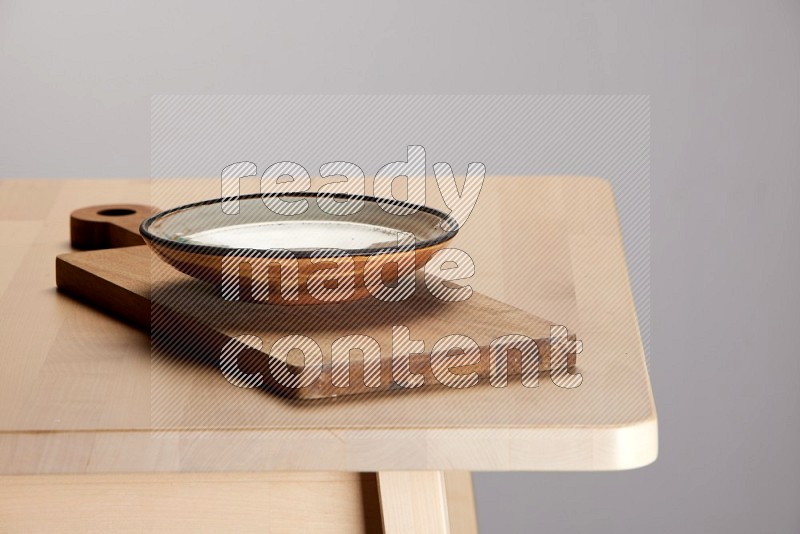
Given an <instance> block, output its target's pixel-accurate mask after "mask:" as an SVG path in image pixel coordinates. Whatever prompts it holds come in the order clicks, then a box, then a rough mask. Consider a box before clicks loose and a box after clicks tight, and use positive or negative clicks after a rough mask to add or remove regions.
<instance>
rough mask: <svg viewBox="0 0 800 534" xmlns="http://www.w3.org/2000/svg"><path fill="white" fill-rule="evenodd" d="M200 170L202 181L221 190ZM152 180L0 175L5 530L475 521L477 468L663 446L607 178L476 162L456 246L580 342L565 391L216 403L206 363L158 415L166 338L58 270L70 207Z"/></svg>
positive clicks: (572, 464) (644, 455)
mask: <svg viewBox="0 0 800 534" xmlns="http://www.w3.org/2000/svg"><path fill="white" fill-rule="evenodd" d="M209 184H211V185H213V181H211V182H209ZM211 185H209V189H208V192H205V191H201V193H198V194H208V195H209V196H218V190H216V193H217V194H216V195H214V194H213V190H212V189H211ZM150 188H151V185H150V182H149V181H147V180H69V181H46V180H0V244H2V250H3V260H2V262H0V530H2V531H3V532H6V531H11V532H15V531H29V530H34V531H50V532H54V531H58V532H64V531H70V530H79V531H82V532H83V531H109V530H115V531H117V530H121V531H127V530H130V531H141V530H156V531H169V532H172V531H187V532H198V531H209V532H218V531H220V530H224V529H226V528H227V529H228V530H234V531H237V532H243V531H249V530H267V531H275V532H283V531H289V530H298V531H318V530H325V531H328V532H331V531H341V532H358V531H374V530H380V529H381V528H383V529H384V531H386V532H411V531H418V532H423V531H425V532H444V531H447V529H448V528H449V529H451V531H453V532H471V531H475V530H476V523H475V512H474V505H473V502H472V491H471V483H470V476H469V472H470V471H475V470H492V471H505V470H527V471H539V470H587V471H588V470H615V469H630V468H635V467H639V466H643V465H646V464H648V463H650V462H652V461H654V459H655V458H656V455H657V420H656V412H655V405H654V402H653V397H652V392H651V388H650V381H649V377H648V373H647V366H646V361H645V356H644V353H643V349H642V344H641V339H640V335H639V330H638V326H637V321H636V313H635V309H634V305H633V299H632V295H631V290H630V284H629V281H628V275H627V267H626V263H625V255H624V252H623V248H622V241H621V237H620V232H619V223H618V219H617V214H616V209H615V205H614V199H613V194H612V191H611V188H610V186H609V185H608V183H607V182H605V181H603V180H599V179H591V178H565V177H521V178H492V177H489V178H487V182H486V184H485V186H484V189H483V192H482V194H481V198H480V199H479V201H478V204H477V206H476V208H475V211H474V212H473V215H472V218H471V219H470V221H469V223H468V224H467V225H466V226H465V227H464V228H463V230H462V231H461V232H460V233H459V236H458V237H457V241H456V243H455V246H458V248H461V249H463V250H465V251H467V252H468V253H469V254H470V255H471V256H472V257H473V259H474V261H475V264H476V269H477V273H476V276H475V278H474V279H472V280H470V284H471V285H472V286H473V287H474V288H475V289H476V290H478V291H481V292H483V293H485V294H487V295H489V296H492V297H494V298H497V299H498V300H501V301H504V302H507V303H509V304H511V305H513V306H516V307H519V308H521V309H524V310H526V311H528V312H531V313H534V314H536V315H539V316H542V317H545V318H547V319H550V320H552V321H556V322H559V323H560V324H563V325H566V326H568V327H569V328H570V330H571V332H572V333H575V334H576V335H577V336H578V338H579V339H580V340H582V342H583V352H582V353H581V354H580V355H579V356H578V369H579V372H580V373H581V374H582V376H583V383H582V384H581V385H580V387H578V388H574V389H563V388H559V387H556V386H555V385H554V384H552V383H551V382H550V381H549V380H547V379H546V378H545V379H542V380H540V386H539V387H538V388H535V389H531V388H524V387H522V385H521V384H517V383H515V381H514V380H513V379H512V380H510V381H509V382H510V384H509V387H507V388H504V389H497V388H492V387H489V386H488V385H484V384H481V385H478V386H476V387H474V388H470V389H467V390H447V389H446V388H443V389H440V390H436V391H429V392H420V393H407V394H403V395H394V396H387V397H381V398H375V399H370V398H367V397H361V398H358V399H357V400H346V401H342V402H332V403H323V404H319V405H314V404H301V405H295V404H292V403H287V402H285V401H282V400H280V399H277V398H274V397H271V396H269V395H267V394H264V393H259V392H256V391H250V392H248V393H249V394H250V397H247V401H246V402H237V403H236V404H235V406H231V404H230V402H229V400H228V399H229V397H228V392H229V391H230V389H231V388H230V385H229V384H227V382H225V380H224V378H222V377H221V374H220V373H219V371H218V370H217V371H216V372H215V370H214V369H205V368H200V367H198V368H196V369H191V370H189V371H187V370H185V369H184V370H182V372H181V373H179V374H175V375H174V383H172V384H170V386H171V391H173V392H174V393H173V396H172V397H170V402H171V403H173V404H171V406H174V407H175V414H179V415H178V416H174V417H167V418H166V419H162V420H159V421H154V417H153V413H152V407H153V398H152V391H151V388H152V383H153V377H152V375H151V373H152V365H151V364H152V361H153V360H154V359H157V358H159V355H158V354H153V353H151V348H150V343H149V339H148V336H147V334H146V333H144V332H142V331H139V330H136V329H134V328H132V327H130V326H128V325H126V324H124V323H122V322H120V321H117V320H115V319H113V318H110V317H107V316H105V315H103V314H102V313H100V312H98V311H95V310H94V309H92V308H91V307H88V306H86V305H84V304H82V303H80V302H77V301H75V300H73V299H71V298H69V297H67V296H65V295H62V294H60V293H58V292H57V291H56V289H55V283H54V259H55V256H56V255H57V254H59V253H62V252H67V251H69V228H68V223H67V221H68V217H69V213H70V212H71V211H72V210H74V209H76V208H79V207H82V206H87V205H93V204H108V203H143V204H149V203H151V198H150ZM201 189H202V188H201ZM243 192H245V191H243ZM176 365H177V364H176ZM198 405H201V406H203V411H202V412H198V411H197V410H195V411H192V410H193V409H194V408H195V407H196V406H198ZM234 416H235V417H234ZM228 417H232V420H235V421H236V424H235V425H229V424H226V421H228V420H229V419H228ZM243 417H244V420H245V421H246V424H242V420H243V419H242V418H243Z"/></svg>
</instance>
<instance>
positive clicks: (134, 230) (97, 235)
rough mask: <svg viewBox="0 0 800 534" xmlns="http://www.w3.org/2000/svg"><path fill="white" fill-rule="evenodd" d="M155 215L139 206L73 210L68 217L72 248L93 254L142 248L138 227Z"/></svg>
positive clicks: (103, 206) (151, 209)
mask: <svg viewBox="0 0 800 534" xmlns="http://www.w3.org/2000/svg"><path fill="white" fill-rule="evenodd" d="M157 212H158V210H157V209H156V208H154V207H152V206H145V205H143V204H106V205H102V206H89V207H87V208H81V209H78V210H75V211H73V212H72V213H71V214H70V216H69V229H70V240H71V241H72V246H73V247H74V248H77V249H82V250H96V249H101V248H117V247H132V246H135V245H144V244H145V242H144V240H143V239H142V236H141V235H139V225H140V224H141V223H142V221H143V220H145V219H146V218H148V217H150V216H151V215H153V214H155V213H157Z"/></svg>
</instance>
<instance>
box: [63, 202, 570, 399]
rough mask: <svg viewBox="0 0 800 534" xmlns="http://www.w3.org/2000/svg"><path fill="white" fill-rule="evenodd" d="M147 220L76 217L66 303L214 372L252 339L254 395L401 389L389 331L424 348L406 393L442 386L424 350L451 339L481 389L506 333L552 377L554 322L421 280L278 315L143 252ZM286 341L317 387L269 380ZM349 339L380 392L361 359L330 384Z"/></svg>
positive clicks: (130, 211) (249, 364) (128, 212)
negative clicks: (359, 341)
mask: <svg viewBox="0 0 800 534" xmlns="http://www.w3.org/2000/svg"><path fill="white" fill-rule="evenodd" d="M153 211H154V209H153V208H151V207H149V206H141V205H113V206H94V207H89V208H84V209H80V210H77V211H75V212H73V213H72V216H71V225H70V228H71V238H72V243H73V246H74V247H76V248H81V249H96V250H85V251H81V252H73V253H69V254H62V255H60V256H58V257H57V258H56V284H57V286H58V287H59V289H60V290H62V291H63V292H65V293H68V294H70V295H71V296H73V297H76V298H78V299H80V300H83V301H85V302H87V303H89V304H92V305H93V306H96V307H98V308H100V309H102V310H104V311H106V312H110V313H112V314H113V315H115V316H117V317H120V318H122V319H123V320H126V321H128V322H130V323H132V324H133V325H135V326H137V327H140V328H143V329H149V330H150V332H151V335H152V337H153V340H154V343H158V344H159V345H160V346H163V347H166V348H167V349H168V350H170V351H173V352H174V353H175V354H176V355H179V356H180V357H184V358H187V359H190V360H192V361H195V362H196V361H201V362H204V363H207V364H210V365H217V366H219V365H220V356H221V354H222V350H223V347H225V346H226V344H228V343H229V342H230V341H231V340H232V339H234V338H237V337H239V336H243V335H250V336H257V337H258V338H259V339H260V340H261V341H262V343H263V346H262V348H261V350H254V349H246V350H244V351H242V352H241V353H240V354H239V356H238V366H239V368H240V370H241V371H242V372H244V373H248V374H253V373H260V375H261V377H262V378H263V380H262V381H260V382H261V387H264V388H265V389H267V390H270V391H272V392H275V393H278V394H281V395H285V396H290V397H293V398H301V399H318V398H329V397H336V396H342V395H353V394H363V393H378V392H385V391H388V390H397V389H404V388H403V387H402V386H400V385H398V384H397V383H395V382H394V381H393V373H392V366H393V361H392V327H393V326H401V327H405V328H407V329H408V331H409V334H410V337H411V339H414V340H420V341H422V342H424V347H425V349H424V352H423V353H421V354H416V355H412V356H411V357H410V365H409V367H410V370H411V372H412V373H415V374H420V375H422V376H423V377H424V385H423V386H421V387H418V388H414V389H413V391H420V390H423V391H424V390H426V389H430V388H431V387H445V386H443V385H441V383H440V382H439V380H437V378H436V376H435V375H434V373H433V371H432V370H431V365H430V351H431V349H432V347H433V346H434V345H435V343H436V342H437V341H439V340H440V339H442V338H444V337H446V336H449V335H453V334H459V335H463V336H468V337H470V338H471V339H473V340H474V341H475V342H476V343H477V344H478V346H479V347H480V354H481V356H480V361H479V363H477V364H472V365H467V366H459V367H457V368H454V369H452V372H453V373H455V374H463V375H467V374H470V373H477V376H478V377H479V378H480V379H482V380H484V379H486V378H487V377H489V344H490V343H491V342H492V341H493V340H495V339H497V338H499V337H502V336H505V335H508V334H521V335H524V336H527V337H529V338H532V339H534V340H536V342H537V346H538V348H539V357H540V361H539V366H540V371H546V370H548V369H549V368H550V342H549V339H550V332H551V326H553V324H554V323H552V322H550V321H548V320H546V319H542V318H540V317H537V316H535V315H532V314H529V313H526V312H524V311H522V310H519V309H517V308H514V307H512V306H509V305H507V304H503V303H502V302H499V301H497V300H494V299H492V298H489V297H487V296H485V295H481V294H479V293H477V292H475V293H473V295H472V296H471V297H470V298H469V299H468V300H466V301H463V302H443V301H440V300H438V299H436V298H434V297H432V296H431V295H430V293H429V292H428V291H427V289H426V288H425V286H424V283H422V282H419V281H418V284H417V290H416V291H415V292H414V294H413V296H412V297H410V298H409V299H408V300H406V301H403V302H382V301H378V300H376V299H370V298H368V299H364V300H361V301H357V302H350V303H339V304H325V305H314V306H275V305H268V304H261V303H253V302H232V301H226V300H223V299H221V298H220V297H219V289H218V288H216V287H214V286H212V285H210V284H207V283H205V282H200V281H198V280H195V279H193V278H191V277H188V276H186V275H184V274H182V273H180V272H178V271H176V270H174V269H172V268H171V267H169V266H167V265H166V264H164V263H162V262H161V261H160V260H157V259H156V258H155V257H154V255H153V254H152V253H151V251H150V249H149V248H148V247H147V246H146V245H143V241H142V239H141V237H140V236H139V235H138V226H139V223H140V222H141V221H142V220H143V219H144V218H146V217H147V216H149V215H150V214H151V213H153ZM290 334H296V335H303V336H307V337H309V338H311V339H312V340H314V342H316V343H317V344H318V345H319V347H320V348H321V350H322V355H323V360H322V368H321V371H319V378H318V379H316V380H314V381H312V382H311V383H310V384H309V385H308V386H306V387H301V388H290V387H286V386H285V385H283V384H281V383H280V382H279V381H277V380H275V379H274V378H273V377H272V373H271V371H270V369H271V366H270V356H269V354H268V351H269V349H270V347H272V345H273V343H274V342H275V341H277V340H278V339H280V338H282V337H284V336H287V335H290ZM352 334H358V335H363V336H369V337H371V338H373V339H374V340H376V341H377V342H378V344H379V346H380V365H379V373H380V380H379V384H377V386H376V385H375V382H376V376H374V375H373V376H371V377H369V378H368V380H367V382H369V383H370V386H367V384H365V376H364V361H363V353H362V352H361V351H359V350H353V351H351V353H350V360H349V369H346V370H345V371H346V372H349V381H348V382H349V384H348V386H347V387H337V386H336V385H334V383H333V379H334V376H333V375H334V373H336V375H337V376H338V377H339V379H341V376H342V374H341V373H342V371H343V370H342V369H341V367H335V366H334V365H333V363H332V358H331V347H332V344H333V343H334V341H335V340H337V339H339V338H341V337H343V336H348V335H352ZM570 338H572V339H574V336H570ZM228 346H230V345H228ZM519 356H520V354H519V351H517V350H511V351H509V353H508V376H509V379H510V378H511V377H514V376H519V375H520V373H521V362H520V357H519ZM567 362H568V366H569V368H570V371H572V370H573V368H574V365H575V355H574V354H570V355H569V356H568V358H567ZM272 363H273V364H274V363H275V362H274V361H273V362H272ZM285 363H286V365H287V366H288V368H289V370H290V372H292V373H294V374H298V373H300V372H302V371H303V365H304V362H303V359H302V358H299V361H297V359H295V360H292V359H291V355H290V358H289V360H288V361H286V362H285ZM339 383H341V382H339ZM410 391H412V390H410Z"/></svg>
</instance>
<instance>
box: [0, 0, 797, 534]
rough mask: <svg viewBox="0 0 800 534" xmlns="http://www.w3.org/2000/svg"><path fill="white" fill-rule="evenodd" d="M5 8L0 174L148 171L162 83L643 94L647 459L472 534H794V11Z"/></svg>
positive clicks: (779, 6) (493, 499)
mask: <svg viewBox="0 0 800 534" xmlns="http://www.w3.org/2000/svg"><path fill="white" fill-rule="evenodd" d="M120 4H121V5H119V6H116V7H111V6H110V5H107V4H106V3H105V2H100V1H91V2H90V1H73V2H50V3H44V2H36V1H28V2H23V1H9V0H4V1H0V177H16V176H22V177H24V176H52V177H76V176H96V177H107V176H119V177H128V176H137V177H139V176H147V175H148V174H149V163H150V154H149V148H150V142H149V98H150V95H151V94H154V93H211V94H227V93H431V92H432V93H544V94H547V93H609V94H649V95H651V107H652V123H651V124H652V130H651V132H652V297H651V300H652V339H651V352H650V368H651V374H652V379H653V386H654V390H655V395H656V401H657V405H658V409H659V417H660V431H661V455H660V458H659V460H658V461H657V462H656V463H655V464H654V465H653V466H650V467H648V468H645V469H641V470H637V471H631V472H622V473H593V474H586V473H571V474H567V473H553V474H542V473H513V474H511V473H481V474H477V475H476V476H475V483H476V494H477V498H478V511H479V515H480V523H481V526H482V527H483V529H484V531H485V532H505V531H509V532H530V531H536V530H539V531H546V532H600V533H612V532H654V533H659V532H663V533H672V532H679V531H683V532H728V533H733V532H749V531H754V532H798V531H800V506H798V499H799V498H800V456H798V455H797V454H796V450H797V449H798V446H797V440H798V438H800V359H799V358H797V352H798V351H797V348H796V344H795V342H794V339H793V335H794V333H795V322H796V321H797V320H798V318H800V309H799V308H800V306H798V298H799V297H800V285H799V284H798V283H797V281H796V279H795V276H796V273H798V272H800V254H799V253H798V245H797V243H798V238H797V233H798V229H799V227H800V225H798V222H799V221H798V219H799V218H800V217H799V216H798V209H797V206H798V201H797V195H798V192H799V191H798V189H800V188H799V187H798V183H800V156H798V154H800V3H798V2H796V1H793V2H790V1H785V2H777V1H766V2H756V1H753V2H742V1H727V2H726V1H694V2H684V1H681V2H652V3H651V2H626V1H612V0H609V1H602V2H601V1H597V2H590V1H573V2H563V1H535V2H500V1H494V2H470V3H467V2H456V1H455V0H450V1H428V2H416V1H411V0H406V1H403V2H399V1H392V2H382V3H378V2H367V1H349V2H323V1H319V2H306V3H300V2H269V3H267V2H225V3H224V4H223V3H218V4H214V3H211V2H202V3H201V2H197V3H191V2H180V3H179V2H121V3H120Z"/></svg>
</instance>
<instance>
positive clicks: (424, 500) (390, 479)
mask: <svg viewBox="0 0 800 534" xmlns="http://www.w3.org/2000/svg"><path fill="white" fill-rule="evenodd" d="M378 491H379V495H380V503H381V517H382V520H383V530H384V532H385V533H386V534H395V533H406V532H442V533H449V532H453V533H457V534H460V533H462V532H464V533H473V532H477V524H476V521H475V505H474V499H473V497H472V481H471V476H470V474H469V473H466V472H453V473H445V472H443V471H383V472H380V473H378Z"/></svg>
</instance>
